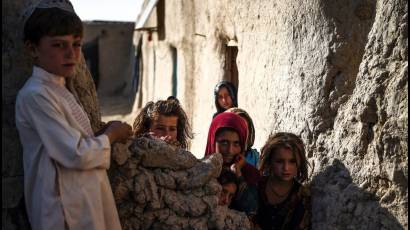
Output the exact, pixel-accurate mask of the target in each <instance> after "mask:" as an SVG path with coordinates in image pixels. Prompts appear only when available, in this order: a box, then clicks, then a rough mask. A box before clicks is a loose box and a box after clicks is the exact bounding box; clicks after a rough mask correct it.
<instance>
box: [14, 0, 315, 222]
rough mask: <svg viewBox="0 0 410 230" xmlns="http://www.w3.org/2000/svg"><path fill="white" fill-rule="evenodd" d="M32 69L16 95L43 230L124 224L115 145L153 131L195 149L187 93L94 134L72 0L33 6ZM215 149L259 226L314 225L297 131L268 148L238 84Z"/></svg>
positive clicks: (224, 197)
mask: <svg viewBox="0 0 410 230" xmlns="http://www.w3.org/2000/svg"><path fill="white" fill-rule="evenodd" d="M24 20H25V21H24V43H25V46H26V48H27V51H28V52H29V54H30V56H31V57H32V59H33V63H34V67H33V72H32V75H31V77H30V78H29V79H28V81H27V82H26V84H25V85H24V87H23V88H22V89H21V90H20V91H19V93H18V96H17V100H16V126H17V129H18V131H19V135H20V140H21V143H22V145H23V161H24V190H25V201H26V202H25V203H26V209H27V213H28V217H29V221H30V223H31V226H32V228H33V229H98V230H101V229H110V230H111V229H114V230H115V229H121V225H120V222H119V218H118V213H117V210H116V206H115V202H114V199H113V195H112V191H111V187H110V183H109V180H108V177H107V169H108V168H109V166H110V154H111V144H112V143H114V142H117V141H119V142H124V141H126V140H127V139H129V138H130V137H132V136H134V137H140V136H150V137H153V138H160V139H162V140H164V141H166V142H167V143H169V144H171V145H174V146H177V147H180V148H184V149H187V148H188V142H189V140H190V139H192V138H193V135H192V131H191V127H190V125H189V122H188V118H187V115H186V113H185V112H184V110H183V109H182V107H181V105H180V103H179V101H178V100H177V99H176V98H174V97H170V98H168V99H167V100H160V101H157V102H155V103H154V102H149V103H147V104H146V106H145V107H144V108H143V109H142V111H141V112H140V114H139V115H138V116H137V118H136V119H135V122H134V125H133V128H131V126H130V125H128V124H126V123H124V122H120V121H111V122H108V123H107V124H105V125H104V126H103V127H102V128H101V130H98V131H97V132H93V130H92V129H91V125H90V120H89V118H88V116H87V114H86V112H85V111H84V109H83V107H82V105H81V103H79V102H78V99H77V98H76V97H75V95H74V94H73V93H72V92H70V91H69V90H68V89H67V87H66V85H65V84H66V79H69V78H70V77H72V76H73V74H74V71H75V68H76V65H77V64H78V63H79V61H80V57H81V56H80V55H81V45H82V37H83V26H82V22H81V20H80V18H79V17H78V16H77V15H76V14H75V12H74V9H73V7H72V5H71V3H70V2H69V1H68V0H41V1H40V2H39V3H37V4H36V5H34V6H33V7H31V8H29V9H28V10H27V11H26V13H25V14H24ZM215 105H216V108H217V112H216V113H215V114H214V116H213V119H212V122H211V125H210V128H209V132H208V140H207V145H206V150H205V157H207V156H209V155H211V154H214V153H220V154H221V155H222V158H223V169H222V172H221V174H220V176H219V178H218V181H219V182H220V184H221V185H222V192H221V194H220V199H219V204H220V205H227V206H229V207H230V208H233V209H236V210H238V211H243V212H245V213H246V214H247V215H248V216H249V218H250V219H251V220H252V222H253V223H254V224H255V227H256V228H261V229H307V228H309V227H310V211H309V210H310V204H309V191H308V189H306V187H305V186H304V185H302V183H303V182H304V181H306V179H307V176H308V173H307V165H308V163H307V160H306V156H305V149H304V145H303V142H302V140H301V139H300V138H299V137H298V136H296V135H294V134H291V133H276V134H274V135H273V136H271V137H269V138H268V140H267V141H266V144H265V145H264V147H263V148H262V150H261V155H260V159H259V153H258V151H257V150H256V149H254V148H252V146H253V143H254V140H255V129H254V126H253V122H252V119H251V118H250V116H249V114H248V113H247V112H246V111H244V110H242V109H239V108H237V107H238V103H237V91H236V88H235V87H234V86H233V85H232V84H231V83H229V82H226V81H223V82H220V83H218V85H217V86H216V88H215Z"/></svg>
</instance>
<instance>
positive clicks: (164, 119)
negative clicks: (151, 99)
mask: <svg viewBox="0 0 410 230" xmlns="http://www.w3.org/2000/svg"><path fill="white" fill-rule="evenodd" d="M177 125H178V117H177V116H164V115H158V118H157V119H154V120H153V122H152V125H151V128H150V130H149V131H150V132H152V133H153V136H155V137H158V138H161V137H162V138H165V139H166V140H169V141H176V140H177V134H178V132H177Z"/></svg>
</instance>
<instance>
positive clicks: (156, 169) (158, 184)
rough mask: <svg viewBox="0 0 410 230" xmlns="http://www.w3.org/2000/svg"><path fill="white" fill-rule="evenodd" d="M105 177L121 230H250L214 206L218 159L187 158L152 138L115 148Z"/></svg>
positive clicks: (240, 217) (238, 217) (241, 218)
mask: <svg viewBox="0 0 410 230" xmlns="http://www.w3.org/2000/svg"><path fill="white" fill-rule="evenodd" d="M112 158H113V161H112V165H111V168H110V171H109V175H110V180H111V183H112V190H113V193H114V197H115V201H116V203H117V208H118V213H119V216H120V220H121V224H122V227H123V229H124V230H127V229H250V223H249V221H248V218H247V217H246V215H245V214H244V213H241V212H237V211H235V210H231V209H227V208H226V207H223V206H219V205H218V196H219V193H220V192H221V186H220V185H219V183H218V181H217V180H216V178H217V177H218V176H219V174H220V171H221V168H222V156H221V155H220V154H213V155H212V156H210V157H209V158H207V159H203V160H198V159H197V158H196V157H195V156H194V155H193V154H192V153H190V152H188V151H185V150H182V149H179V148H175V147H173V146H171V145H168V144H167V143H165V142H164V141H161V140H157V139H151V138H146V137H142V138H137V139H135V140H133V141H130V142H129V143H127V144H119V143H117V144H115V145H114V147H113V150H112Z"/></svg>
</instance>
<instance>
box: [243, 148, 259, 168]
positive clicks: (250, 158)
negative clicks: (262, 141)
mask: <svg viewBox="0 0 410 230" xmlns="http://www.w3.org/2000/svg"><path fill="white" fill-rule="evenodd" d="M245 160H246V162H248V163H249V164H251V165H252V166H254V167H255V168H257V166H258V163H259V152H258V150H256V149H249V150H248V151H247V152H246V153H245Z"/></svg>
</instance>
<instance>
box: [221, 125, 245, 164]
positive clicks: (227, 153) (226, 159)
mask: <svg viewBox="0 0 410 230" xmlns="http://www.w3.org/2000/svg"><path fill="white" fill-rule="evenodd" d="M215 150H216V152H217V153H221V154H222V159H223V163H224V164H232V162H233V161H234V159H235V156H236V155H238V154H240V153H241V143H240V140H239V135H238V134H237V133H236V132H234V131H229V130H226V131H223V132H221V133H220V134H218V136H217V137H216V140H215Z"/></svg>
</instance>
